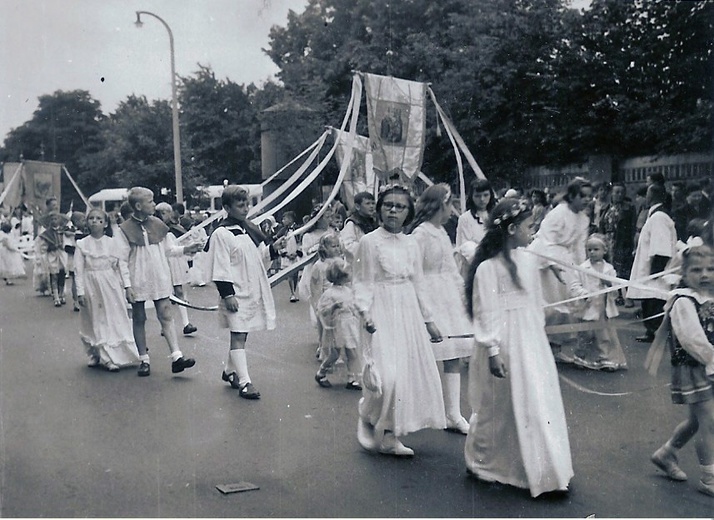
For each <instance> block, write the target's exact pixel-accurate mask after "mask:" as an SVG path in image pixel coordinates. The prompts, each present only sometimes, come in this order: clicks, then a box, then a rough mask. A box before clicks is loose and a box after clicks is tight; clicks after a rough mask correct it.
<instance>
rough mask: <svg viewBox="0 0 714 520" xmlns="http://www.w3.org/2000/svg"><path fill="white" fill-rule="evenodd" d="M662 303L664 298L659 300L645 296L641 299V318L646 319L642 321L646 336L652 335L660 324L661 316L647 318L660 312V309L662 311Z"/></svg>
mask: <svg viewBox="0 0 714 520" xmlns="http://www.w3.org/2000/svg"><path fill="white" fill-rule="evenodd" d="M664 303H665V302H664V300H660V299H657V298H647V299H645V300H642V318H643V319H645V320H646V321H645V322H644V323H645V329H646V330H647V335H648V336H653V337H654V335H655V332H656V331H657V329H658V328H659V326H660V325H661V324H662V318H663V316H660V317H659V318H654V319H651V320H648V319H647V318H649V317H650V316H654V315H656V314H660V313H661V312H662V311H664Z"/></svg>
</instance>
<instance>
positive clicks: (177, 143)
mask: <svg viewBox="0 0 714 520" xmlns="http://www.w3.org/2000/svg"><path fill="white" fill-rule="evenodd" d="M142 14H145V15H147V16H153V17H154V18H156V19H157V20H158V21H160V22H161V23H162V24H163V26H164V27H165V28H166V30H167V31H168V33H169V47H170V48H171V112H172V120H173V121H172V123H173V134H174V172H175V176H176V202H183V181H182V177H181V136H180V134H179V118H178V100H177V98H176V60H175V58H174V35H173V33H172V32H171V28H170V27H169V24H167V23H166V22H165V21H164V19H163V18H161V17H160V16H158V15H155V14H154V13H150V12H149V11H136V22H134V25H136V26H137V27H139V28H141V26H142V25H144V24H143V22H142V21H141V15H142Z"/></svg>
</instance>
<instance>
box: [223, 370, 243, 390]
mask: <svg viewBox="0 0 714 520" xmlns="http://www.w3.org/2000/svg"><path fill="white" fill-rule="evenodd" d="M221 379H223V380H224V381H225V382H226V383H230V384H231V388H235V389H236V390H240V383H238V374H236V373H235V372H231V373H230V374H226V373H225V372H223V373H222V374H221Z"/></svg>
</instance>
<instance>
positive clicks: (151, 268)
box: [115, 187, 201, 377]
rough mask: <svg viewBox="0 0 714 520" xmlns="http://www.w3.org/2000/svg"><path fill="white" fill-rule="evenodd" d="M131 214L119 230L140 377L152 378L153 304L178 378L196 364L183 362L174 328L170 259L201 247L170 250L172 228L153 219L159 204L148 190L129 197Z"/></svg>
mask: <svg viewBox="0 0 714 520" xmlns="http://www.w3.org/2000/svg"><path fill="white" fill-rule="evenodd" d="M128 201H129V204H130V205H131V209H132V214H131V217H129V218H128V219H127V220H125V221H124V222H122V223H121V225H120V226H119V228H120V231H121V232H118V233H117V234H116V235H115V236H116V237H117V238H118V240H117V245H118V247H119V249H120V250H121V251H120V255H121V258H122V261H126V262H128V265H129V276H130V277H131V288H130V289H129V291H128V295H127V296H128V298H127V299H128V300H129V303H131V309H132V310H131V316H132V322H133V328H134V341H135V342H136V346H137V348H138V350H139V355H140V359H141V364H140V365H139V370H138V371H137V375H139V376H140V377H146V376H149V375H151V365H150V360H149V354H148V351H147V348H146V346H147V345H146V309H145V307H144V304H145V302H146V301H147V300H153V302H154V308H155V309H156V317H157V318H158V320H159V323H160V324H161V332H162V333H163V335H164V338H165V339H166V342H167V343H168V347H169V351H170V352H171V360H172V363H171V372H172V373H174V374H176V373H179V372H183V371H184V370H185V369H187V368H191V367H192V366H194V365H195V364H196V361H195V360H194V359H192V358H184V357H183V353H182V352H181V350H180V349H179V345H178V339H177V337H176V328H175V326H174V317H173V310H172V309H171V301H170V300H169V296H171V292H172V291H173V285H172V284H171V271H170V270H169V264H168V260H167V258H166V257H167V256H181V255H185V254H187V253H191V252H195V251H198V250H199V249H200V248H201V245H200V244H192V245H189V246H183V247H181V246H171V245H169V244H168V242H167V240H166V235H167V233H168V232H169V228H168V226H167V225H166V224H164V223H163V222H162V221H161V220H160V219H158V218H156V217H154V216H153V215H154V212H155V210H156V203H155V202H154V192H152V191H151V190H150V189H147V188H141V187H134V188H131V189H130V190H129V197H128Z"/></svg>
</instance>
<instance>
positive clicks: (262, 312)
mask: <svg viewBox="0 0 714 520" xmlns="http://www.w3.org/2000/svg"><path fill="white" fill-rule="evenodd" d="M237 228H238V226H231V228H230V229H229V228H228V227H218V228H217V229H216V230H215V231H214V232H213V234H212V235H211V238H210V241H209V249H208V266H209V272H210V273H211V277H210V278H211V280H213V281H214V282H231V283H232V284H233V291H234V292H235V297H236V299H237V300H238V311H237V312H230V311H228V309H226V303H225V301H224V300H222V299H221V300H220V301H219V304H218V311H219V324H220V326H221V327H223V328H228V329H230V330H231V332H252V331H256V330H272V329H274V328H275V303H274V302H273V293H272V292H271V290H270V283H269V282H268V276H267V275H266V273H265V268H264V266H263V261H262V259H261V256H260V253H259V252H258V248H257V247H256V246H255V244H254V243H253V240H251V238H250V236H249V235H247V234H245V233H241V230H240V229H237ZM231 229H233V230H235V231H236V233H238V234H236V235H234V234H233V231H231Z"/></svg>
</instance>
